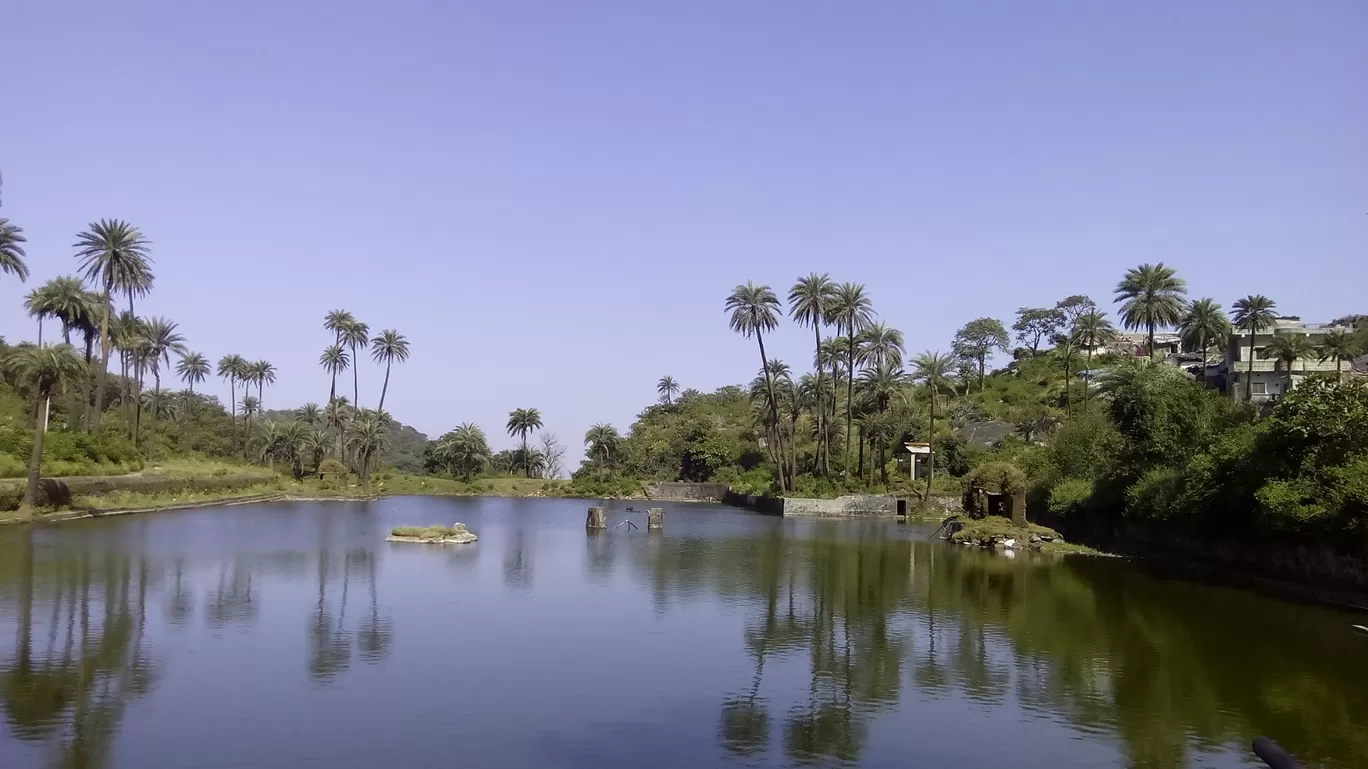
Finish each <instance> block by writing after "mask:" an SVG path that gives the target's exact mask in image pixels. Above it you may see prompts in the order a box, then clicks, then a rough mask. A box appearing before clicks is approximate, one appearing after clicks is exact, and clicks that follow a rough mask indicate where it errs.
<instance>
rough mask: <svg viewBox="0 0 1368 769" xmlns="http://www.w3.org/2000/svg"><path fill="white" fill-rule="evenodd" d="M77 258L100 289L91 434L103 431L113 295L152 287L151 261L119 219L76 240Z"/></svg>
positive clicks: (145, 246)
mask: <svg viewBox="0 0 1368 769" xmlns="http://www.w3.org/2000/svg"><path fill="white" fill-rule="evenodd" d="M76 237H77V240H76V244H75V245H74V246H73V247H74V248H75V249H76V258H77V259H78V260H80V265H81V269H83V270H84V271H85V278H86V280H88V281H91V283H93V284H94V285H96V286H99V287H100V303H99V307H100V369H99V372H98V373H97V375H96V380H95V409H94V411H93V412H92V418H91V420H90V425H89V427H90V430H91V431H92V432H95V431H98V430H99V429H100V413H101V411H102V410H103V407H104V396H105V380H106V379H107V378H108V376H109V349H110V340H109V313H110V309H111V301H112V294H113V292H115V291H124V292H126V293H128V295H129V301H130V303H131V302H132V296H133V295H134V294H136V293H146V292H147V291H148V290H150V289H151V287H152V277H153V276H152V267H151V261H152V257H151V255H150V252H151V248H150V245H151V244H150V243H148V241H147V238H145V237H143V234H142V233H141V232H140V231H139V230H138V228H137V227H134V226H133V225H131V224H129V223H128V222H125V221H122V220H118V219H113V220H110V219H101V220H100V221H98V222H93V223H91V225H90V227H89V228H88V229H87V230H86V231H85V232H82V233H80V234H79V235H77V236H76Z"/></svg>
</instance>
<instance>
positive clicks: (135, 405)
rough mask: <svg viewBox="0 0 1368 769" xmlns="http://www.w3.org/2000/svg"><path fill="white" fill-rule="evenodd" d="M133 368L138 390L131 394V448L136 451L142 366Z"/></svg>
mask: <svg viewBox="0 0 1368 769" xmlns="http://www.w3.org/2000/svg"><path fill="white" fill-rule="evenodd" d="M134 368H135V371H136V373H137V375H138V378H137V383H138V388H137V391H136V392H134V393H133V448H135V449H136V448H137V447H138V431H139V430H141V429H142V386H143V364H141V363H138V364H136V366H135V367H134Z"/></svg>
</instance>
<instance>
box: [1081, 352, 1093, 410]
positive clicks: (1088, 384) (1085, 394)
mask: <svg viewBox="0 0 1368 769" xmlns="http://www.w3.org/2000/svg"><path fill="white" fill-rule="evenodd" d="M1091 378H1092V345H1088V373H1087V374H1085V375H1084V376H1083V413H1084V414H1086V413H1088V391H1089V390H1091V389H1092V382H1089V381H1088V380H1089V379H1091Z"/></svg>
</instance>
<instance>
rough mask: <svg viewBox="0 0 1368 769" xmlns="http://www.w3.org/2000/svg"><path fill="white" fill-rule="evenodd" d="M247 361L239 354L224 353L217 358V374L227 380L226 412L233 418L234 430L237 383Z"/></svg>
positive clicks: (235, 423) (235, 424)
mask: <svg viewBox="0 0 1368 769" xmlns="http://www.w3.org/2000/svg"><path fill="white" fill-rule="evenodd" d="M246 367H247V361H246V360H244V359H243V357H242V356H241V355H225V356H223V357H222V358H219V362H218V375H219V378H220V379H227V380H228V414H229V415H230V416H231V417H232V418H233V426H234V432H235V433H236V427H237V413H238V412H237V384H238V382H239V381H240V379H241V375H242V372H243V370H244V369H246Z"/></svg>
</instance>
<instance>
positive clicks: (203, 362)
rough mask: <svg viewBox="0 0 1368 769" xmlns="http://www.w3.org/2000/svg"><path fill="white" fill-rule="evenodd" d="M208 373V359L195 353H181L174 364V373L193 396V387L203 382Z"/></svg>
mask: <svg viewBox="0 0 1368 769" xmlns="http://www.w3.org/2000/svg"><path fill="white" fill-rule="evenodd" d="M209 372H210V366H209V359H208V358H206V357H204V356H203V355H200V354H199V353H197V352H183V353H181V359H180V361H179V362H178V363H177V364H176V373H177V374H178V375H179V376H180V378H181V381H183V382H185V385H186V387H188V388H189V389H190V392H191V393H192V394H193V393H194V392H195V385H197V384H199V383H200V382H203V381H204V380H205V379H206V378H207V377H208V376H209Z"/></svg>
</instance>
